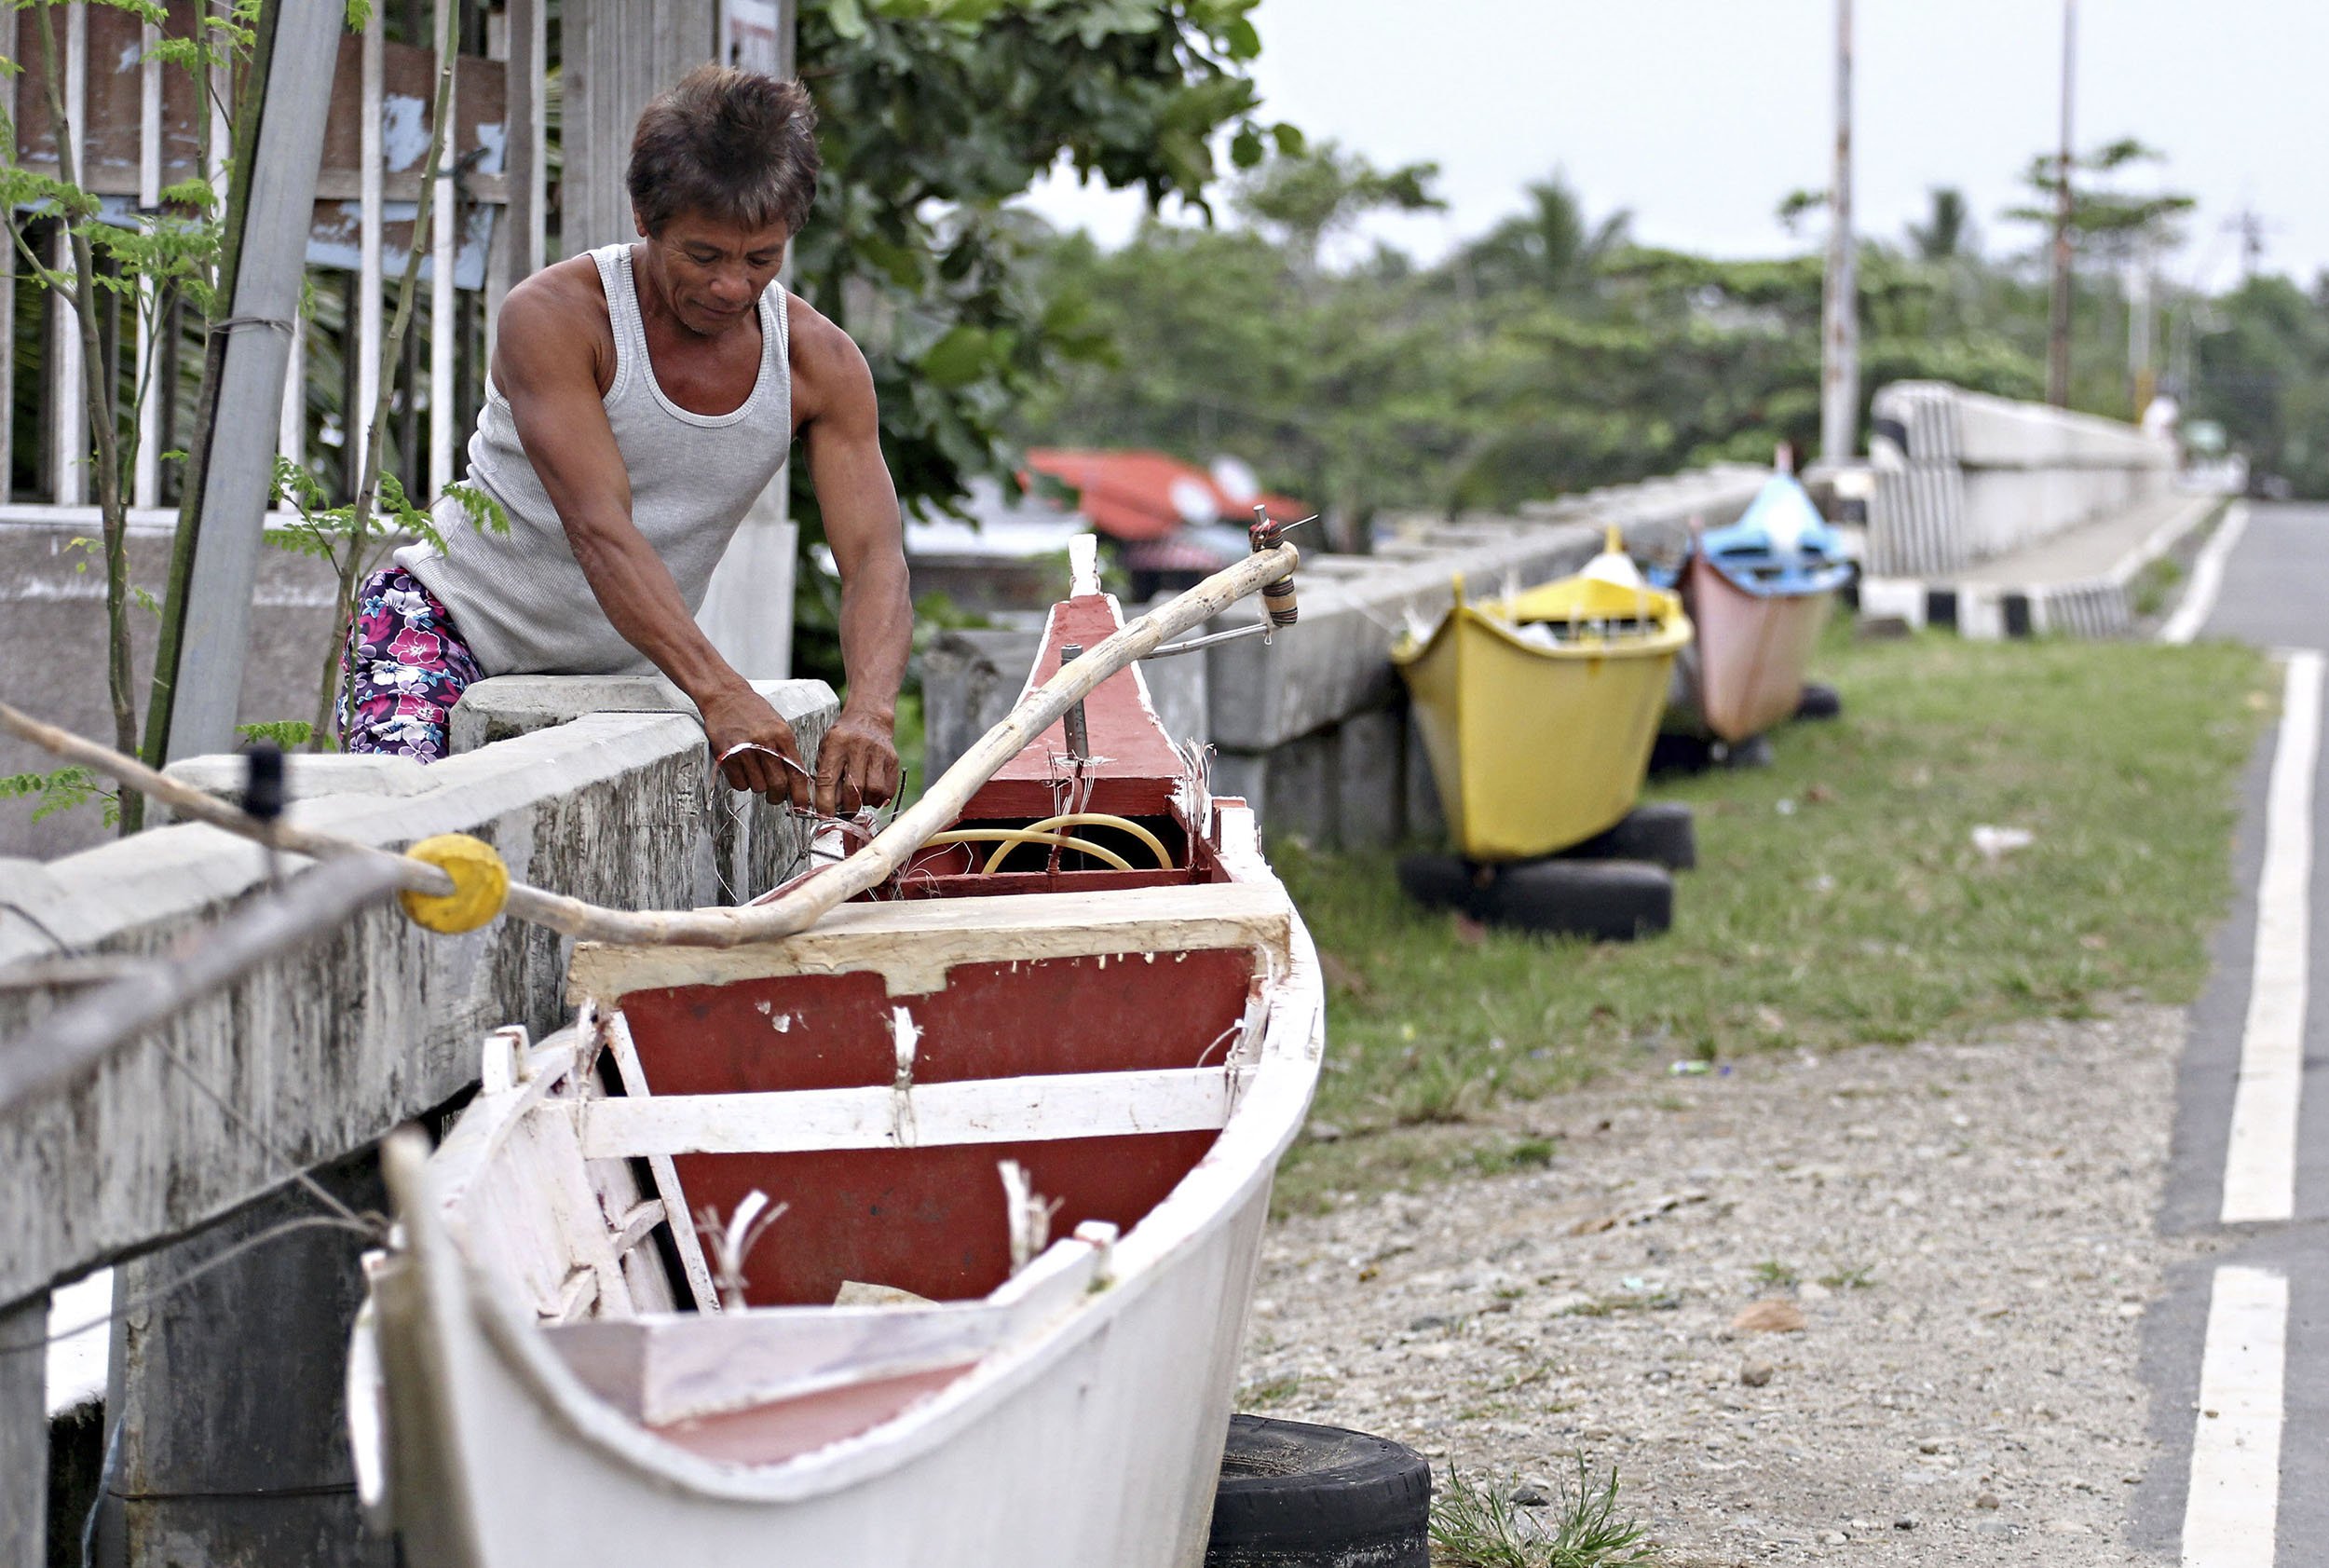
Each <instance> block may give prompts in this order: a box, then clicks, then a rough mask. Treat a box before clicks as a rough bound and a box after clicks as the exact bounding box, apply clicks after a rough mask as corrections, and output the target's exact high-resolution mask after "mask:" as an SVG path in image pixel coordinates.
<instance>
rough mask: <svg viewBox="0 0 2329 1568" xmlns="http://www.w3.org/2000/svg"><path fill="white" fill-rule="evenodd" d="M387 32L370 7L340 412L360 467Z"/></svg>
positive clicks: (374, 303) (376, 369)
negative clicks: (349, 390)
mask: <svg viewBox="0 0 2329 1568" xmlns="http://www.w3.org/2000/svg"><path fill="white" fill-rule="evenodd" d="M386 36H387V34H385V33H384V32H383V31H382V23H381V20H380V7H378V6H376V5H375V6H374V7H372V12H371V15H369V16H368V17H367V18H365V20H364V43H363V49H362V66H363V68H362V71H361V77H362V99H363V102H362V104H361V110H360V114H361V118H360V120H359V122H358V126H359V130H358V133H357V143H358V146H357V154H356V160H357V166H358V167H357V182H358V193H359V194H358V196H357V219H356V406H355V407H354V408H351V409H348V410H347V411H346V413H345V414H343V416H341V424H342V426H343V428H344V432H345V438H346V440H347V443H348V447H349V450H351V451H354V452H357V453H358V454H360V456H359V457H358V459H357V471H359V472H361V470H362V457H361V452H362V450H363V442H364V437H365V431H366V429H368V428H369V427H370V425H371V423H372V411H373V408H374V405H375V404H376V403H377V402H379V401H380V338H381V330H382V323H381V320H380V281H381V280H380V230H381V225H382V224H383V223H384V222H385V221H386V219H385V217H384V214H383V209H384V207H385V205H386V198H384V196H383V194H382V192H381V188H380V180H381V157H382V153H381V145H380V143H381V124H380V116H382V114H383V113H385V112H386V111H385V107H384V104H385V97H384V94H385V92H386V86H385V84H386V81H387V76H386V67H385V65H384V63H383V60H382V51H383V44H384V40H385V38H386Z"/></svg>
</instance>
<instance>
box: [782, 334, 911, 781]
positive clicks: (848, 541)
mask: <svg viewBox="0 0 2329 1568" xmlns="http://www.w3.org/2000/svg"><path fill="white" fill-rule="evenodd" d="M788 304H789V306H790V307H791V311H792V328H793V344H794V349H793V362H794V367H795V376H794V386H795V388H796V389H797V392H798V394H799V396H800V399H801V403H802V414H803V420H802V425H801V436H802V440H803V443H805V444H806V446H807V447H808V451H809V473H810V479H812V480H813V481H814V482H815V484H816V487H817V506H818V510H819V511H820V512H822V514H823V515H824V535H825V543H826V545H827V546H828V547H829V548H830V549H831V550H832V552H833V564H834V566H836V567H838V569H839V571H840V574H841V661H842V664H843V665H844V666H845V668H846V670H847V672H848V675H849V696H848V700H847V701H846V702H844V703H843V704H842V707H841V716H840V717H839V718H838V720H836V721H835V723H834V726H833V728H832V729H830V730H829V731H827V732H826V735H825V739H824V743H823V744H822V745H821V746H820V747H819V748H818V753H817V785H816V801H817V809H818V810H820V811H832V810H841V811H849V810H852V809H853V808H854V807H855V806H856V804H857V803H858V801H859V800H861V799H862V800H864V801H865V802H867V803H870V804H875V805H878V804H879V803H881V802H882V801H884V800H887V799H889V798H891V797H892V796H893V795H895V794H896V793H897V789H898V761H897V747H896V743H895V741H894V739H893V738H892V726H893V724H894V721H895V719H896V716H897V701H898V687H899V685H900V683H901V682H903V681H904V680H905V678H906V655H907V653H908V651H909V649H910V648H911V645H912V642H913V634H914V606H913V600H912V596H911V594H910V593H909V592H908V589H907V581H906V548H905V543H904V539H903V531H902V529H901V526H900V524H899V518H898V498H897V491H896V488H895V487H894V486H893V485H892V483H891V480H890V470H889V466H888V465H887V464H886V463H885V462H883V460H882V457H881V418H880V412H879V409H878V406H877V404H876V402H875V399H874V385H873V374H872V372H871V371H870V370H868V369H867V368H866V365H865V355H864V354H862V353H861V352H859V351H858V348H857V345H856V344H854V343H852V342H851V341H850V338H849V335H848V334H846V333H843V332H842V331H841V330H840V329H839V328H838V327H836V326H835V325H833V323H832V322H830V321H828V320H825V319H824V317H823V316H820V315H818V314H817V312H816V311H815V310H813V309H811V308H810V307H809V306H808V304H807V303H806V302H804V301H801V300H798V299H794V300H791V301H789V302H788Z"/></svg>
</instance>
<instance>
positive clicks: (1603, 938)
mask: <svg viewBox="0 0 2329 1568" xmlns="http://www.w3.org/2000/svg"><path fill="white" fill-rule="evenodd" d="M1399 885H1400V886H1401V887H1402V888H1404V889H1406V890H1407V894H1408V896H1409V897H1410V898H1412V899H1414V900H1415V901H1416V902H1417V903H1418V904H1421V905H1423V906H1424V907H1426V908H1432V909H1453V910H1456V911H1458V912H1459V913H1462V914H1465V915H1469V916H1470V917H1471V918H1472V919H1474V920H1479V921H1481V922H1482V923H1484V924H1487V925H1493V926H1503V927H1505V928H1508V929H1510V930H1514V931H1530V932H1535V933H1538V934H1542V935H1546V936H1582V937H1586V938H1587V939H1588V940H1591V941H1595V942H1630V941H1632V940H1634V939H1635V938H1636V937H1638V936H1654V935H1655V934H1658V933H1659V932H1662V931H1665V930H1667V929H1668V928H1669V927H1671V926H1672V925H1673V923H1674V877H1673V873H1671V872H1669V871H1668V870H1667V868H1666V867H1665V866H1655V865H1651V864H1650V863H1648V862H1646V861H1639V860H1565V859H1561V858H1559V857H1553V858H1549V859H1545V860H1523V861H1516V862H1513V863H1512V864H1510V865H1505V866H1476V865H1474V864H1473V863H1471V862H1470V861H1466V860H1462V859H1459V858H1458V857H1457V856H1455V855H1451V854H1410V855H1402V856H1400V857H1399Z"/></svg>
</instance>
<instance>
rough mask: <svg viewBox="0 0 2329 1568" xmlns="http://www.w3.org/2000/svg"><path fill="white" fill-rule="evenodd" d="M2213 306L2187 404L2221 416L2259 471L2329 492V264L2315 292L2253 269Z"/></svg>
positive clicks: (2303, 489)
mask: <svg viewBox="0 0 2329 1568" xmlns="http://www.w3.org/2000/svg"><path fill="white" fill-rule="evenodd" d="M2209 315H2210V317H2211V319H2212V320H2213V322H2214V324H2215V326H2216V328H2217V330H2215V331H2213V332H2210V333H2208V334H2204V335H2202V336H2201V337H2200V341H2199V345H2198V366H2197V373H2196V376H2195V382H2196V384H2195V385H2194V386H2193V388H2192V389H2191V390H2192V395H2191V401H2190V406H2189V408H2188V410H2187V413H2189V414H2190V415H2191V416H2196V417H2200V418H2207V419H2215V420H2218V421H2220V422H2222V424H2223V425H2224V427H2225V429H2227V431H2229V432H2230V433H2231V435H2232V437H2233V440H2234V441H2235V443H2237V444H2238V445H2239V446H2240V448H2241V449H2242V450H2243V451H2245V452H2246V453H2247V454H2248V457H2249V461H2250V464H2251V465H2252V467H2253V468H2254V471H2255V473H2256V475H2257V477H2258V478H2259V479H2263V478H2267V477H2275V478H2279V479H2281V480H2284V481H2286V482H2287V484H2289V486H2290V488H2291V489H2292V490H2293V491H2294V492H2295V494H2297V495H2300V496H2307V497H2313V498H2329V272H2324V273H2322V275H2321V276H2320V277H2319V278H2317V279H2316V280H2314V283H2313V288H2312V291H2311V292H2310V293H2307V292H2306V291H2305V290H2303V289H2301V288H2299V287H2297V285H2296V284H2295V283H2294V282H2292V281H2290V280H2288V279H2286V278H2277V277H2257V278H2252V279H2249V280H2247V281H2245V282H2244V283H2242V284H2241V285H2240V288H2238V289H2236V290H2234V291H2233V292H2232V293H2229V294H2227V295H2226V296H2225V297H2224V298H2222V299H2220V300H2218V301H2216V302H2215V304H2214V307H2213V309H2212V310H2211V311H2210V312H2209Z"/></svg>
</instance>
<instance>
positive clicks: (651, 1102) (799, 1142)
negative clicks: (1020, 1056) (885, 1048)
mask: <svg viewBox="0 0 2329 1568" xmlns="http://www.w3.org/2000/svg"><path fill="white" fill-rule="evenodd" d="M1229 1108H1230V1074H1229V1070H1227V1069H1225V1068H1219V1067H1209V1068H1167V1069H1163V1070H1155V1071H1147V1072H1082V1073H1060V1074H1056V1075H1050V1076H1039V1077H1028V1078H975V1079H970V1080H967V1081H964V1082H961V1083H954V1084H918V1085H916V1086H915V1087H913V1088H911V1089H906V1090H899V1089H894V1088H891V1087H888V1086H886V1085H885V1086H880V1087H875V1088H863V1089H799V1090H794V1091H791V1092H788V1093H774V1094H735V1095H662V1096H658V1097H655V1098H621V1099H602V1100H593V1101H592V1102H591V1103H589V1104H588V1105H585V1106H583V1107H582V1108H581V1110H580V1112H579V1120H580V1123H581V1132H580V1136H581V1142H582V1152H583V1157H584V1158H586V1159H593V1160H613V1159H635V1158H638V1157H639V1156H641V1155H657V1154H761V1153H779V1152H806V1151H811V1150H835V1149H927V1148H939V1147H945V1146H950V1145H957V1144H968V1143H1021V1142H1036V1141H1047V1140H1050V1139H1063V1138H1126V1137H1132V1136H1135V1135H1137V1134H1141V1133H1167V1132H1199V1131H1206V1130H1212V1129H1217V1128H1219V1127H1220V1126H1221V1125H1223V1124H1224V1123H1226V1122H1227V1121H1228V1120H1229Z"/></svg>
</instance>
